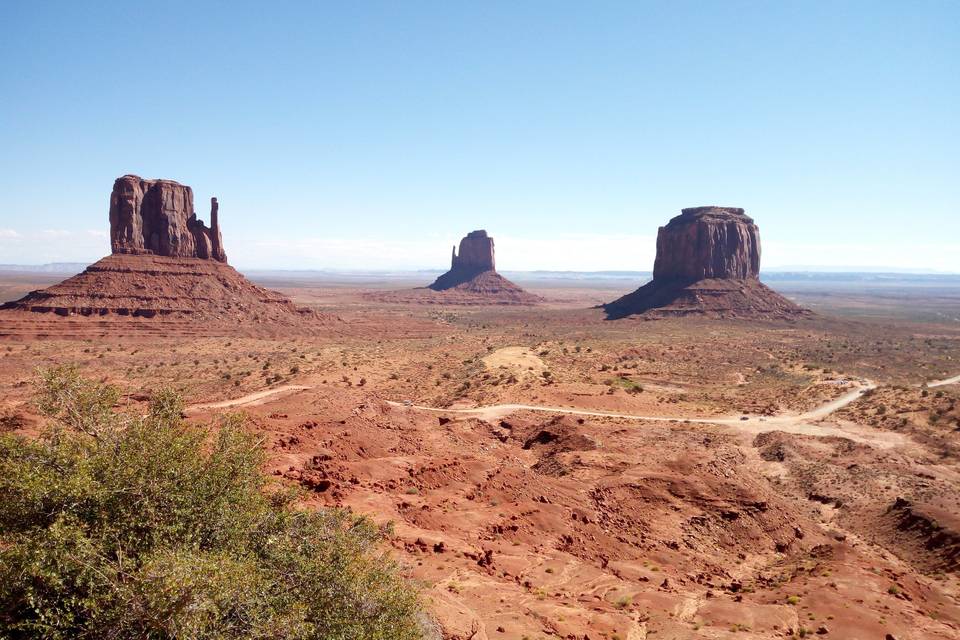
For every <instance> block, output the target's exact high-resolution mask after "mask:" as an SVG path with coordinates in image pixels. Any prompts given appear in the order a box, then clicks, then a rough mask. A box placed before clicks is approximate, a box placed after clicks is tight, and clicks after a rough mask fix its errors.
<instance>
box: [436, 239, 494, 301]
mask: <svg viewBox="0 0 960 640" xmlns="http://www.w3.org/2000/svg"><path fill="white" fill-rule="evenodd" d="M496 270H497V269H496V260H495V259H494V249H493V238H491V237H490V236H488V235H487V232H486V231H484V230H483V229H480V230H477V231H471V232H470V233H468V234H467V235H466V236H464V237H463V239H462V240H460V254H459V255H457V247H456V246H454V247H453V254H452V255H451V257H450V271H447V272H446V273H445V274H443V275H442V276H440V277H439V278H437V280H436V281H435V282H434V283H433V284H431V285H430V286H429V288H430V289H433V290H434V291H445V290H446V289H452V288H453V287H456V286H458V285H461V284H463V283H465V282H469V281H470V280H472V279H473V278H475V277H477V276H478V275H479V274H481V273H483V272H485V271H492V272H496Z"/></svg>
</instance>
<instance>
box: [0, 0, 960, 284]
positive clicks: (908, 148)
mask: <svg viewBox="0 0 960 640" xmlns="http://www.w3.org/2000/svg"><path fill="white" fill-rule="evenodd" d="M0 141H2V142H0V263H10V262H12V263H39V262H48V261H92V260H94V259H96V258H98V257H100V256H102V255H104V254H106V253H108V252H109V242H108V238H107V230H108V221H107V210H108V201H109V191H110V188H111V186H112V183H113V180H114V178H116V177H117V176H120V175H123V174H125V173H135V174H138V175H141V176H144V177H164V178H171V179H175V180H179V181H181V182H183V183H185V184H189V185H191V186H193V188H194V191H195V196H196V201H197V202H198V203H205V202H206V201H208V199H209V197H210V196H211V195H215V196H217V197H218V198H219V200H220V203H221V205H220V211H221V221H222V226H223V230H224V235H225V245H226V248H227V253H228V255H229V256H230V259H231V262H232V263H234V264H236V265H238V266H240V267H247V268H256V267H275V268H347V269H355V268H364V267H366V268H374V269H378V268H398V269H405V268H424V267H442V266H444V265H445V264H446V262H447V261H448V259H449V251H450V245H451V244H452V243H453V242H454V241H455V240H457V239H458V238H459V237H460V236H462V235H464V234H465V233H466V232H468V231H470V230H471V229H475V228H485V229H487V230H488V231H489V232H490V233H491V235H493V236H494V237H495V238H496V240H497V251H498V266H500V267H501V268H502V269H506V270H521V269H579V270H600V269H637V270H646V269H650V268H651V267H652V261H653V254H654V238H655V236H656V231H657V227H658V226H660V225H662V224H664V223H666V221H667V220H668V219H669V218H670V217H672V216H673V215H676V214H677V213H679V209H680V208H681V207H686V206H696V205H702V204H721V205H731V206H741V207H744V208H746V209H747V213H748V214H750V215H752V216H753V217H754V218H755V219H756V221H757V223H758V224H759V225H760V229H761V234H762V240H763V247H764V257H763V266H764V267H766V268H774V267H782V266H788V265H797V264H802V265H838V266H889V267H896V268H931V269H936V270H942V271H953V272H960V204H958V203H960V179H958V176H960V154H958V149H960V3H957V2H945V1H943V2H909V3H907V2H880V1H877V0H873V1H871V2H852V1H847V2H759V1H755V2H738V1H728V2H706V1H699V2H655V3H645V2H636V1H633V2H577V3H574V2H562V1H551V2H539V1H528V2H515V1H514V2H474V3H467V2H460V1H453V2H414V1H411V2H346V3H344V2H340V3H334V2H327V3H321V2H310V3H307V2H304V3H294V2H278V3H265V2H250V3H244V2H218V3H205V2H184V3H176V2H167V3H162V4H160V3H142V4H141V3H136V2H122V3H120V2H118V3H109V2H97V3H80V2H63V3H58V2H43V3H40V2H19V1H16V0H10V1H7V2H4V3H2V4H0ZM198 213H199V214H200V215H201V217H203V218H206V217H207V213H208V212H207V211H206V209H205V207H204V208H201V209H200V211H198Z"/></svg>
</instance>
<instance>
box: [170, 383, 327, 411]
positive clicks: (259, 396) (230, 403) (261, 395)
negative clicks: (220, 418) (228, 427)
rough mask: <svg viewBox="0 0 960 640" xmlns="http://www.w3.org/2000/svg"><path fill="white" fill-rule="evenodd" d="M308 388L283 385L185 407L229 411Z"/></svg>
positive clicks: (198, 409)
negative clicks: (229, 398) (237, 396)
mask: <svg viewBox="0 0 960 640" xmlns="http://www.w3.org/2000/svg"><path fill="white" fill-rule="evenodd" d="M309 388H310V387H305V386H303V385H299V384H285V385H282V386H279V387H274V388H273V389H264V390H263V391H257V392H256V393H251V394H248V395H245V396H241V397H239V398H234V399H233V400H221V401H220V402H208V403H204V404H191V405H190V406H188V407H187V411H188V412H190V411H202V410H204V409H229V408H230V407H243V406H250V405H257V404H261V403H262V402H265V401H266V400H267V398H270V397H272V396H275V395H277V394H279V393H286V392H288V391H304V390H306V389H309Z"/></svg>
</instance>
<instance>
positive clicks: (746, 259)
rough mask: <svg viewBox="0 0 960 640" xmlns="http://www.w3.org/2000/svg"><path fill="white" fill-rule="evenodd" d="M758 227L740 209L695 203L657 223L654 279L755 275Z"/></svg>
mask: <svg viewBox="0 0 960 640" xmlns="http://www.w3.org/2000/svg"><path fill="white" fill-rule="evenodd" d="M759 275H760V230H759V229H758V228H757V225H756V224H754V222H753V219H752V218H750V217H749V216H747V215H745V214H744V212H743V209H737V208H734V207H695V208H692V209H683V212H682V213H681V214H680V215H679V216H677V217H675V218H673V219H672V220H670V222H668V223H667V225H666V226H664V227H660V231H659V233H658V234H657V259H656V261H655V262H654V264H653V278H654V280H683V281H687V282H693V281H696V280H703V279H704V278H736V279H747V278H753V279H757V278H758V277H759Z"/></svg>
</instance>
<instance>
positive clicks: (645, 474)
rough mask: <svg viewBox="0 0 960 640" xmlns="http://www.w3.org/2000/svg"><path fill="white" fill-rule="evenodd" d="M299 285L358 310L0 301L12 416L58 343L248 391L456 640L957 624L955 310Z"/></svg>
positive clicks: (217, 391) (304, 474)
mask: <svg viewBox="0 0 960 640" xmlns="http://www.w3.org/2000/svg"><path fill="white" fill-rule="evenodd" d="M298 291H299V292H300V294H298ZM286 293H288V294H291V295H293V297H294V298H295V299H296V301H297V302H298V303H301V304H303V303H308V304H313V306H314V307H315V308H316V309H318V310H319V311H321V312H331V311H335V312H336V315H337V317H338V318H339V319H340V320H339V322H338V325H337V327H338V329H337V330H336V331H334V330H318V331H316V332H311V333H308V334H303V335H282V336H271V335H263V334H258V335H222V336H215V335H207V334H202V333H193V332H192V331H191V327H190V324H189V323H186V322H185V323H184V324H182V325H178V328H177V330H176V331H175V332H172V333H171V332H170V331H169V329H170V327H169V326H167V327H160V326H159V325H155V324H151V323H150V322H149V320H148V319H143V318H139V319H135V320H136V321H137V322H140V324H138V325H137V327H136V330H134V331H128V332H124V331H123V330H122V329H123V325H117V324H111V325H110V326H109V327H107V328H101V329H94V328H92V327H91V325H87V324H78V321H77V320H76V319H70V318H61V319H60V320H62V321H63V322H62V323H60V324H57V322H56V321H55V320H54V319H49V318H48V319H46V320H45V321H44V322H43V323H41V324H38V325H36V326H29V322H28V320H27V319H24V318H22V317H18V318H17V319H16V323H13V324H8V325H5V324H4V322H3V319H2V318H0V429H2V430H4V431H16V432H22V433H24V434H27V435H31V434H35V433H36V432H37V430H38V429H40V428H41V426H42V422H41V421H40V419H39V418H38V416H37V415H36V411H35V409H34V408H33V407H32V405H31V403H30V398H31V395H32V388H33V387H32V381H33V380H34V373H33V371H34V369H35V368H36V367H43V366H51V365H55V364H61V363H74V364H77V365H78V366H80V367H82V368H83V370H84V371H85V372H86V373H87V374H88V375H90V376H93V377H96V378H97V379H103V380H105V381H109V382H113V383H115V384H117V385H119V386H120V387H121V388H122V390H123V392H124V397H123V404H124V406H125V407H126V408H127V409H128V410H131V411H137V410H142V408H143V407H144V406H145V403H146V402H147V400H148V399H149V397H150V395H151V393H152V392H153V391H155V390H156V389H158V388H160V387H164V386H172V387H174V388H176V389H178V390H179V391H181V392H182V393H183V394H184V395H185V397H186V399H187V401H188V404H189V411H188V416H189V419H190V420H192V421H197V422H199V423H203V424H207V423H209V424H210V425H211V428H214V426H213V425H215V424H216V416H217V415H218V414H219V413H220V412H223V411H234V410H237V409H239V410H242V411H243V412H245V413H247V414H248V416H249V424H250V428H251V429H255V430H257V431H258V433H260V434H262V435H263V438H264V441H265V446H267V447H268V450H269V463H268V466H267V468H266V469H265V471H266V472H267V473H269V474H271V475H272V476H273V477H275V478H276V480H277V481H278V482H282V483H288V484H294V485H297V486H299V487H301V488H302V490H303V491H304V504H305V505H306V506H307V507H321V506H334V505H335V506H341V507H345V508H349V509H352V510H354V511H355V512H359V513H365V514H368V515H370V516H371V517H373V518H374V519H375V520H377V521H379V522H384V523H386V522H392V523H393V525H394V528H393V534H392V535H391V537H390V540H389V543H390V544H391V545H392V547H393V550H394V552H395V554H396V556H397V557H398V558H399V559H401V560H402V561H403V562H404V563H405V565H406V566H407V567H408V570H409V572H410V574H411V575H412V576H413V577H414V578H415V579H416V580H418V581H419V583H420V584H421V585H422V590H423V595H424V601H425V604H426V606H427V608H428V610H429V611H430V613H431V615H432V616H433V617H435V619H436V620H437V623H438V625H439V628H440V629H441V630H442V635H443V637H445V638H449V639H454V638H461V639H466V638H473V639H474V640H480V639H483V638H497V639H499V638H504V639H510V640H514V639H515V640H522V639H524V638H526V639H528V640H533V639H540V638H576V639H581V640H582V639H584V638H591V639H592V640H596V639H599V638H605V639H606V640H613V639H614V638H619V639H620V640H625V639H627V638H630V639H639V638H758V639H759V638H771V637H773V638H776V637H784V638H790V637H800V636H801V635H804V636H806V635H810V634H812V635H817V634H818V632H819V635H820V636H822V637H827V638H831V637H833V638H860V639H863V640H866V639H869V638H884V637H885V636H886V635H887V634H890V635H892V636H893V637H895V638H898V639H903V638H915V639H917V638H936V639H947V638H957V637H960V601H958V595H960V576H958V572H960V518H958V516H957V514H960V430H958V427H960V402H958V401H960V389H958V388H957V387H956V386H955V385H954V384H953V383H948V382H946V380H948V379H950V376H955V375H956V373H957V363H958V361H960V360H958V358H957V356H958V354H960V328H958V327H957V326H955V325H952V324H930V323H912V324H911V323H906V322H898V323H896V324H889V323H884V322H872V321H871V322H866V321H862V320H859V319H843V320H841V319H836V318H829V317H817V318H810V319H804V320H802V321H798V322H779V323H778V322H759V323H745V322H733V321H698V320H682V321H681V320H657V321H650V322H646V321H634V320H632V319H627V320H623V321H616V322H609V321H605V320H604V319H603V317H602V314H601V313H600V312H599V311H598V310H595V309H586V308H584V306H585V305H584V304H583V302H584V301H585V300H587V299H589V297H590V296H595V295H596V293H595V292H592V293H590V292H575V291H568V292H564V293H563V296H566V297H560V296H559V295H558V297H557V298H553V299H551V300H548V301H547V302H545V303H544V304H542V305H539V306H537V307H534V308H527V309H520V308H514V307H497V308H483V307H478V308H463V307H443V306H435V305H430V306H417V305H412V304H411V305H402V304H395V303H391V304H383V303H377V302H371V301H369V300H367V299H366V298H365V297H364V295H363V292H362V291H358V290H355V289H349V288H342V289H337V290H334V289H322V288H319V287H318V288H309V287H304V288H302V289H297V288H294V289H293V290H290V291H286ZM536 293H538V294H540V295H544V292H543V291H537V292H536ZM301 294H302V295H301ZM545 297H549V296H545ZM131 320H134V319H131ZM151 327H153V328H156V329H157V330H156V331H153V332H151V331H149V329H150V328H151ZM545 374H548V375H545ZM925 380H934V381H936V380H939V381H941V382H943V383H944V384H942V385H941V386H937V387H935V388H934V387H933V386H932V384H930V383H928V384H927V385H926V387H922V386H919V385H920V384H921V383H922V382H923V381H925ZM954 380H955V378H954ZM743 418H746V419H743Z"/></svg>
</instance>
